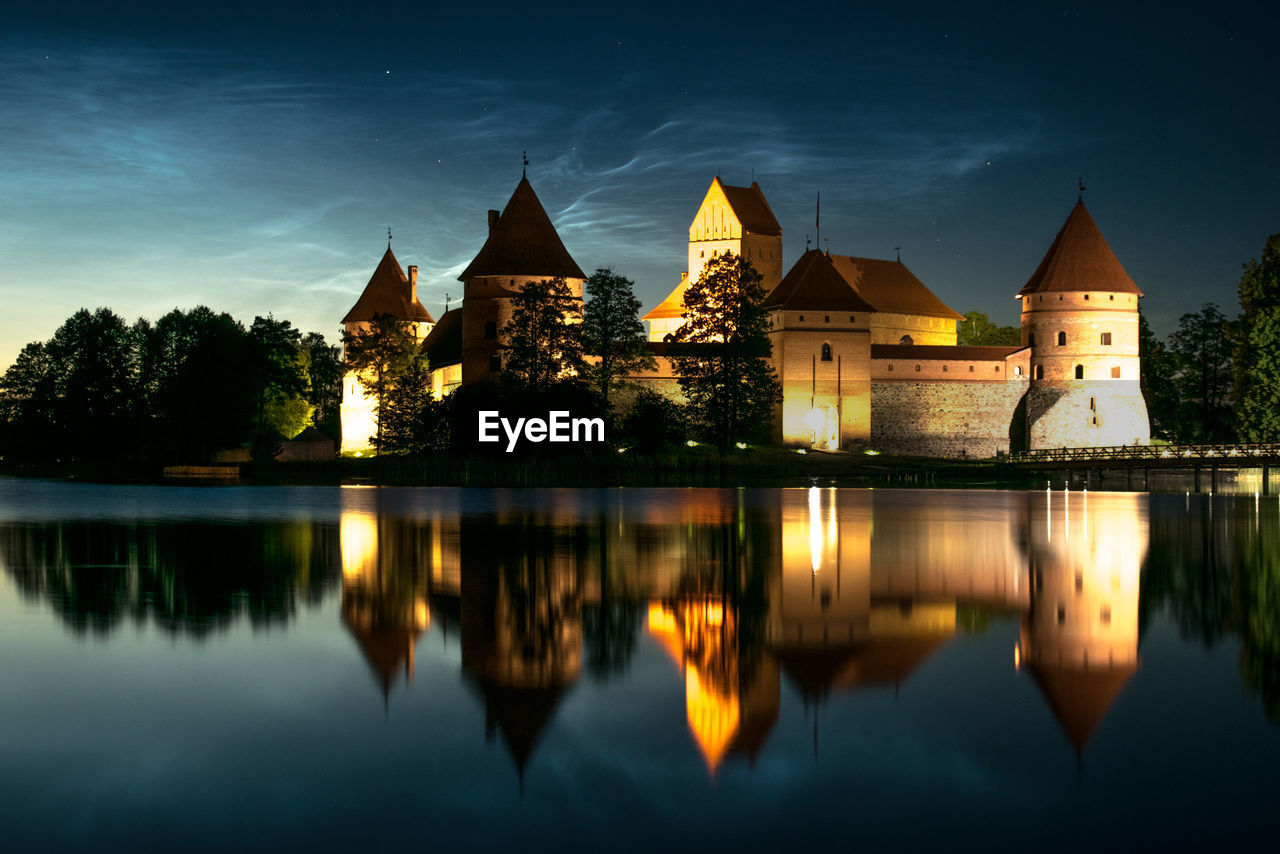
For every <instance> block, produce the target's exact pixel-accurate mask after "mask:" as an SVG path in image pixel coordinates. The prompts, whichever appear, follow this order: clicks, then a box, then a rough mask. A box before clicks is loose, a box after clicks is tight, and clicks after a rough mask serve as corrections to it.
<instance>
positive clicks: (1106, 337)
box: [1102, 332, 1111, 347]
mask: <svg viewBox="0 0 1280 854" xmlns="http://www.w3.org/2000/svg"><path fill="white" fill-rule="evenodd" d="M1102 346H1103V347H1110V346H1111V333H1110V332H1104V333H1102Z"/></svg>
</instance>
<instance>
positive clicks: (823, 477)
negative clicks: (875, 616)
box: [0, 448, 1042, 488]
mask: <svg viewBox="0 0 1280 854" xmlns="http://www.w3.org/2000/svg"><path fill="white" fill-rule="evenodd" d="M0 475H9V476H20V477H44V478H57V479H65V480H74V481H85V482H97V483H167V484H185V485H192V484H193V483H198V482H193V481H173V480H165V479H163V478H162V476H161V468H160V467H159V466H156V465H142V464H137V463H127V462H111V463H99V464H92V465H91V464H61V465H54V466H40V467H36V466H21V465H15V464H12V463H9V464H5V465H3V466H0ZM1041 480H1042V479H1041V478H1039V476H1038V475H1036V474H1034V473H1029V472H1025V471H1021V470H1018V469H1015V468H1013V467H1012V466H1009V465H1006V464H1004V463H1001V462H996V461H990V460H983V461H976V460H975V461H968V460H935V459H925V458H916V457H890V456H876V457H869V456H863V455H854V454H830V453H822V452H810V453H807V454H798V453H796V452H795V451H789V450H786V449H783V448H752V449H750V450H747V451H735V452H732V453H728V454H725V455H723V456H722V455H720V454H718V453H716V452H715V451H714V450H711V449H709V448H691V449H688V450H685V449H681V450H680V451H676V452H670V453H664V454H653V455H641V454H626V455H623V454H590V455H582V456H547V457H521V458H511V457H506V456H458V455H452V454H439V455H431V456H423V457H400V456H386V457H382V458H372V457H371V458H362V459H354V458H342V459H336V460H330V461H324V462H290V463H270V464H254V463H248V464H244V465H241V466H240V479H239V480H238V481H233V482H235V483H239V484H240V485H303V484H312V485H338V484H344V483H346V484H351V483H358V484H370V485H382V486H467V487H616V486H637V487H639V486H677V487H679V486H808V485H810V484H812V483H814V482H815V481H817V482H821V483H824V484H831V485H840V486H898V487H955V488H962V487H969V488H1002V487H1003V488H1026V487H1028V486H1033V485H1036V484H1038V483H1039V482H1041Z"/></svg>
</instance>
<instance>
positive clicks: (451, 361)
mask: <svg viewBox="0 0 1280 854" xmlns="http://www.w3.org/2000/svg"><path fill="white" fill-rule="evenodd" d="M422 352H423V353H424V354H425V355H426V357H427V366H428V367H429V368H431V370H433V371H434V370H435V369H436V368H443V367H445V366H446V365H457V364H460V363H461V362H462V309H461V308H451V309H449V310H448V311H446V312H445V313H444V314H442V315H440V322H439V323H437V324H436V325H435V326H433V327H432V328H431V332H430V333H429V334H428V335H427V337H426V339H425V340H424V341H423V342H422Z"/></svg>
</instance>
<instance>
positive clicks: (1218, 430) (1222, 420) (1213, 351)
mask: <svg viewBox="0 0 1280 854" xmlns="http://www.w3.org/2000/svg"><path fill="white" fill-rule="evenodd" d="M1232 335H1233V324H1232V323H1231V321H1229V320H1227V318H1226V316H1225V315H1224V314H1223V313H1222V312H1221V311H1220V310H1219V309H1218V307H1217V306H1216V305H1214V304H1213V303H1206V304H1205V305H1204V306H1202V307H1201V309H1200V311H1198V312H1194V313H1188V314H1184V315H1182V317H1181V318H1180V319H1179V320H1178V328H1177V330H1176V331H1175V332H1174V333H1173V335H1172V336H1170V338H1169V354H1170V356H1171V357H1172V359H1173V365H1174V373H1173V375H1172V377H1171V379H1172V388H1173V391H1174V393H1175V394H1176V395H1177V398H1178V404H1177V406H1176V408H1175V410H1174V418H1175V423H1174V428H1173V433H1174V435H1175V437H1176V438H1177V439H1178V441H1181V442H1225V441H1229V440H1230V439H1232V438H1233V436H1234V431H1233V430H1232V425H1231V420H1232V419H1231V414H1232V406H1231V383H1232V362H1231V356H1232V345H1231V340H1232Z"/></svg>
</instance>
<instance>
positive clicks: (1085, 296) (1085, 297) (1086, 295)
mask: <svg viewBox="0 0 1280 854" xmlns="http://www.w3.org/2000/svg"><path fill="white" fill-rule="evenodd" d="M1084 300H1085V302H1088V301H1089V295H1088V294H1085V295H1084Z"/></svg>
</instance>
